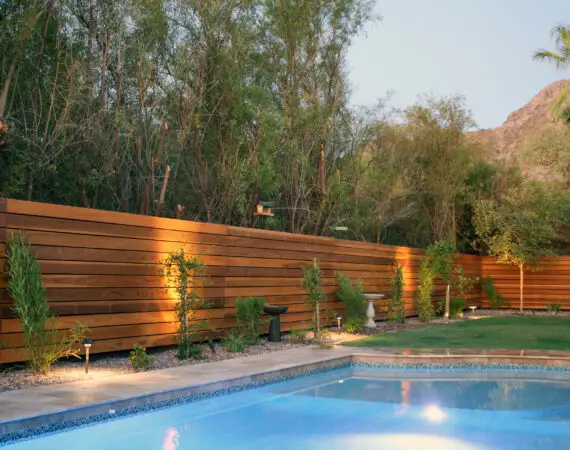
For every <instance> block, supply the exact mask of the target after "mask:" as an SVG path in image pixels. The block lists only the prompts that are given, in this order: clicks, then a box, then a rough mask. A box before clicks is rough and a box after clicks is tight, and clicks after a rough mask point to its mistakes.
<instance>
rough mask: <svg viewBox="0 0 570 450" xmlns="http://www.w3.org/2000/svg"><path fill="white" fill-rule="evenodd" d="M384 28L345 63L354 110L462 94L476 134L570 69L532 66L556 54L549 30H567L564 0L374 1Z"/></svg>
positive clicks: (371, 30) (569, 11)
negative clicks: (543, 53) (539, 57)
mask: <svg viewBox="0 0 570 450" xmlns="http://www.w3.org/2000/svg"><path fill="white" fill-rule="evenodd" d="M376 12H377V13H378V14H380V15H382V17H383V18H382V21H380V22H379V23H377V24H374V25H371V26H369V27H368V28H367V31H366V35H363V36H360V37H358V38H357V39H356V40H355V41H354V43H353V46H352V48H351V49H350V51H349V55H348V68H349V71H350V72H349V73H350V79H351V82H352V90H353V93H352V102H353V104H354V105H370V106H371V105H373V104H374V103H376V101H377V100H378V99H379V98H382V97H384V96H385V95H386V93H387V92H388V91H394V96H393V98H392V103H393V104H395V105H398V106H406V105H410V104H413V103H414V102H415V101H416V100H417V98H418V95H419V94H422V93H428V94H429V93H431V94H434V95H453V94H463V95H464V96H465V97H466V100H467V106H468V107H469V108H470V109H471V111H472V112H473V116H474V119H475V121H476V122H477V125H478V127H479V128H493V127H496V126H499V125H501V124H502V123H503V122H504V121H505V119H506V118H507V116H508V114H510V113H511V112H512V111H514V110H516V109H518V108H520V107H521V106H523V105H524V104H526V103H527V102H528V101H529V100H530V99H531V98H532V96H534V95H536V94H537V93H538V92H539V91H540V90H541V89H542V88H544V87H546V86H547V85H548V84H550V83H552V82H554V81H557V80H560V79H563V78H570V68H569V69H567V70H566V71H558V70H556V68H555V67H554V66H551V65H550V64H546V63H539V62H535V61H533V60H532V54H533V52H534V51H535V50H536V49H538V48H547V49H554V42H553V40H552V39H551V38H550V29H551V28H552V27H553V26H555V25H559V24H570V0H377V5H376Z"/></svg>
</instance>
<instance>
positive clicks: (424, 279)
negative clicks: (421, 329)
mask: <svg viewBox="0 0 570 450" xmlns="http://www.w3.org/2000/svg"><path fill="white" fill-rule="evenodd" d="M433 279H434V273H433V270H432V268H431V262H430V258H429V257H428V256H427V255H426V256H425V257H424V258H423V259H422V262H421V264H420V272H419V284H418V291H417V300H418V318H419V319H420V321H421V322H429V321H430V320H432V319H433V318H434V314H435V311H434V307H433V303H432V301H431V296H432V293H433V287H434V283H433Z"/></svg>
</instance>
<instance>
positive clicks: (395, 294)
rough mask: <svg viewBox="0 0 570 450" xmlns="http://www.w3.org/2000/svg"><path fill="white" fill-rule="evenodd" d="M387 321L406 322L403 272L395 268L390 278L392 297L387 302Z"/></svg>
mask: <svg viewBox="0 0 570 450" xmlns="http://www.w3.org/2000/svg"><path fill="white" fill-rule="evenodd" d="M388 320H389V321H390V322H393V323H405V322H406V304H405V303H404V271H403V270H402V266H399V265H398V266H397V267H396V273H395V274H394V277H393V278H392V295H391V298H390V300H389V301H388Z"/></svg>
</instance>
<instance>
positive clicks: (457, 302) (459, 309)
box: [449, 298, 465, 319]
mask: <svg viewBox="0 0 570 450" xmlns="http://www.w3.org/2000/svg"><path fill="white" fill-rule="evenodd" d="M464 309H465V301H464V300H463V299H460V298H454V299H452V300H451V301H450V302H449V315H450V317H453V318H456V319H457V318H461V317H463V310H464Z"/></svg>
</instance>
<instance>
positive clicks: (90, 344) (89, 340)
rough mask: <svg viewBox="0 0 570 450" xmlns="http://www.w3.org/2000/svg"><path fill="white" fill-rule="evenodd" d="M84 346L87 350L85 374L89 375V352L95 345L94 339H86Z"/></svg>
mask: <svg viewBox="0 0 570 450" xmlns="http://www.w3.org/2000/svg"><path fill="white" fill-rule="evenodd" d="M82 344H83V347H84V348H85V373H89V350H91V346H92V345H93V339H90V338H86V339H84V340H83V342H82Z"/></svg>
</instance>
